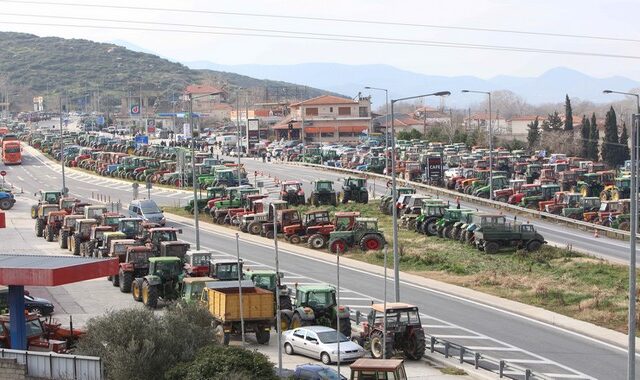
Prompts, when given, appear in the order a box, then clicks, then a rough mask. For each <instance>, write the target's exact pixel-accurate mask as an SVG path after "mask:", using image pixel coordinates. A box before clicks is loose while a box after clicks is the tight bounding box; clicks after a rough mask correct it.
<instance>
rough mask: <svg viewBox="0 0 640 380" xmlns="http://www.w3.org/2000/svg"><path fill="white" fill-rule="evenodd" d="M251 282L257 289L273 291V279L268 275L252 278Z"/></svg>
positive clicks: (274, 285)
mask: <svg viewBox="0 0 640 380" xmlns="http://www.w3.org/2000/svg"><path fill="white" fill-rule="evenodd" d="M253 282H254V283H255V284H256V286H257V287H258V288H262V289H275V287H276V284H275V277H274V276H268V275H256V276H255V277H254V278H253Z"/></svg>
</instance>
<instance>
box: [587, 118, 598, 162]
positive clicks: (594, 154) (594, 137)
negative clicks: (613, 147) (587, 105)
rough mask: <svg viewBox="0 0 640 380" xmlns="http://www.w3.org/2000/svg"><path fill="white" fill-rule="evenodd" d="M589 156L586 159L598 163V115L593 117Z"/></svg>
mask: <svg viewBox="0 0 640 380" xmlns="http://www.w3.org/2000/svg"><path fill="white" fill-rule="evenodd" d="M589 141H590V142H591V144H590V145H589V156H588V157H585V158H588V159H590V160H593V161H598V160H599V159H600V158H599V157H600V130H599V129H598V123H597V120H596V113H595V112H594V113H593V114H592V115H591V131H590V132H589Z"/></svg>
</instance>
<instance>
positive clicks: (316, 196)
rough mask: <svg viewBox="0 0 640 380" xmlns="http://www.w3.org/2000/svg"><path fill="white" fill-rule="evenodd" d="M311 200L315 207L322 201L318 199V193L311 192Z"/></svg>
mask: <svg viewBox="0 0 640 380" xmlns="http://www.w3.org/2000/svg"><path fill="white" fill-rule="evenodd" d="M309 202H311V204H312V205H314V206H315V207H318V206H320V202H319V201H318V195H317V194H311V199H310V200H309Z"/></svg>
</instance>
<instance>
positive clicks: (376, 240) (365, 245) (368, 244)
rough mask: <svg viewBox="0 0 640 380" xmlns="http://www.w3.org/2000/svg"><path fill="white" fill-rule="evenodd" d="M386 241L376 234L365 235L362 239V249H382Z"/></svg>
mask: <svg viewBox="0 0 640 380" xmlns="http://www.w3.org/2000/svg"><path fill="white" fill-rule="evenodd" d="M383 245H384V242H383V240H382V238H381V237H380V236H378V235H375V234H368V235H364V237H363V238H362V239H360V249H362V250H363V251H378V250H380V249H382V246H383Z"/></svg>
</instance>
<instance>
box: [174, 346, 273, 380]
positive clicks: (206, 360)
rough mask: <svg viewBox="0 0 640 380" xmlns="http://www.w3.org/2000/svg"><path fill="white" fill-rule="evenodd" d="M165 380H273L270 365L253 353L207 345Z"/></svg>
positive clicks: (267, 361)
mask: <svg viewBox="0 0 640 380" xmlns="http://www.w3.org/2000/svg"><path fill="white" fill-rule="evenodd" d="M164 378H165V379H167V380H230V379H242V380H244V379H247V380H250V379H265V380H276V379H278V377H276V375H275V373H274V371H273V364H272V363H271V362H269V359H268V358H267V357H266V356H265V355H264V354H261V353H259V352H257V351H252V350H246V349H244V348H241V347H235V346H230V347H221V346H216V345H210V346H207V347H205V348H203V349H202V350H200V352H198V355H197V356H196V358H195V359H194V360H193V361H192V362H190V363H182V364H179V365H177V366H175V367H174V368H172V369H171V370H169V371H168V372H167V373H166V374H165V376H164Z"/></svg>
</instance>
